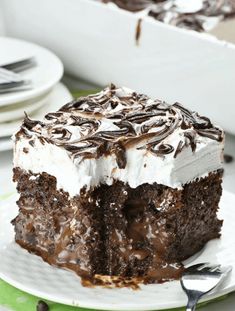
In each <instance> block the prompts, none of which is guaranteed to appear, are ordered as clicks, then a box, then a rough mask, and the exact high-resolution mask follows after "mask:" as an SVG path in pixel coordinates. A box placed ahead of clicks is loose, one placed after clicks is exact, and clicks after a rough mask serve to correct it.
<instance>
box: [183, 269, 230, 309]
mask: <svg viewBox="0 0 235 311" xmlns="http://www.w3.org/2000/svg"><path fill="white" fill-rule="evenodd" d="M231 270H232V267H231V266H226V267H221V265H211V264H209V263H200V264H197V265H194V266H191V267H189V268H187V269H186V270H185V271H184V273H183V275H182V278H181V280H180V283H181V286H182V288H183V290H184V291H185V293H186V294H187V296H188V304H187V307H186V311H194V310H196V305H197V302H198V300H199V299H200V298H201V297H202V296H203V295H205V294H207V293H209V292H210V291H212V290H213V289H214V288H215V287H216V286H217V285H219V284H220V283H221V282H222V281H223V280H224V278H225V277H226V276H227V275H228V274H229V272H230V271H231Z"/></svg>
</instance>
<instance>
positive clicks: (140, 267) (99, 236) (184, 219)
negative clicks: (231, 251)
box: [13, 168, 222, 283]
mask: <svg viewBox="0 0 235 311" xmlns="http://www.w3.org/2000/svg"><path fill="white" fill-rule="evenodd" d="M14 181H16V182H17V190H18V192H19V193H20V199H19V201H18V205H19V208H20V210H19V215H18V216H17V217H16V218H15V219H14V221H13V224H14V225H15V232H16V242H17V243H18V244H19V245H21V246H22V247H23V248H25V249H27V250H28V251H30V252H32V253H35V254H37V255H39V256H41V257H42V258H43V259H44V260H45V261H46V262H48V263H50V264H52V265H55V266H59V267H63V268H67V269H70V270H73V271H75V272H76V273H77V274H78V275H80V276H82V277H83V278H91V279H92V278H94V279H95V275H97V274H99V275H110V276H124V277H141V278H143V280H144V282H150V283H152V282H162V281H165V280H170V279H175V278H179V276H180V274H181V272H182V265H181V261H182V260H183V259H186V258H188V257H189V256H191V255H193V254H195V253H196V252H197V251H199V250H200V249H201V248H202V247H203V246H204V245H205V243H206V242H207V241H209V240H211V239H213V238H218V237H219V236H220V229H221V225H222V221H220V220H218V219H217V216H216V213H217V210H218V203H219V199H220V196H221V191H222V189H221V181H222V171H221V170H219V171H216V172H213V173H210V174H209V175H208V176H207V177H204V178H200V179H197V180H195V181H193V182H191V183H188V184H186V185H184V187H183V188H182V190H179V189H173V188H170V187H167V186H164V185H159V184H157V183H154V184H152V185H150V184H143V185H140V186H138V187H137V188H131V187H130V186H129V185H128V184H124V183H123V182H122V181H116V182H114V183H113V184H112V185H110V186H109V185H105V184H100V185H99V186H98V187H96V188H94V189H90V190H89V191H86V189H85V188H84V189H82V191H81V193H80V196H74V197H72V198H70V197H69V195H68V193H66V192H65V191H63V190H58V188H57V184H56V183H57V181H56V178H55V177H53V176H51V175H49V174H47V173H42V174H33V173H30V172H26V171H24V170H22V169H20V168H15V169H14Z"/></svg>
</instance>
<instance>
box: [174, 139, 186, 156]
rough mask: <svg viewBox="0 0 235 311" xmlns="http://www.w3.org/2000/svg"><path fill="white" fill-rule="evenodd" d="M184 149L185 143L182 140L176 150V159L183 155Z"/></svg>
mask: <svg viewBox="0 0 235 311" xmlns="http://www.w3.org/2000/svg"><path fill="white" fill-rule="evenodd" d="M184 147H185V142H183V141H182V140H180V141H179V143H178V146H177V148H176V150H175V153H174V158H176V157H177V155H178V154H179V153H181V151H182V150H183V148H184Z"/></svg>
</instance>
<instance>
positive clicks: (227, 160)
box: [224, 154, 234, 163]
mask: <svg viewBox="0 0 235 311" xmlns="http://www.w3.org/2000/svg"><path fill="white" fill-rule="evenodd" d="M233 160H234V159H233V156H231V155H229V154H225V155H224V162H225V163H231V162H233Z"/></svg>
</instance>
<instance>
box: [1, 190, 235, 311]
mask: <svg viewBox="0 0 235 311" xmlns="http://www.w3.org/2000/svg"><path fill="white" fill-rule="evenodd" d="M14 199H16V198H11V199H10V200H8V202H7V201H6V202H5V204H4V205H2V207H0V258H1V265H0V277H1V278H2V279H3V280H5V281H6V282H8V283H10V284H11V285H13V286H15V287H17V288H19V289H21V290H23V291H26V292H28V293H30V294H33V295H36V296H39V297H41V298H44V299H49V300H51V301H55V302H59V303H63V304H68V305H74V306H80V307H85V308H94V309H95V310H99V309H103V310H132V311H134V310H145V311H146V310H157V309H158V310H163V309H166V308H175V307H182V306H184V305H185V304H186V296H185V294H184V293H183V291H182V290H181V287H180V283H179V281H174V282H167V283H163V284H153V285H143V286H141V289H140V290H132V289H129V288H121V289H120V288H116V289H107V288H106V289H105V288H101V287H96V288H87V287H83V286H82V285H81V283H80V278H79V277H77V276H76V275H75V274H74V273H72V272H70V271H66V270H62V269H58V268H54V267H51V266H50V265H48V264H47V263H45V262H43V261H42V259H41V258H40V257H37V256H35V255H32V254H29V253H28V252H27V251H26V250H24V249H22V248H20V247H19V246H18V245H17V244H16V243H15V242H14V231H13V227H12V226H11V224H10V220H11V219H13V218H14V217H15V215H16V214H17V207H16V205H15V204H14ZM220 206H221V210H220V217H221V218H223V219H224V226H223V230H222V238H221V239H216V240H213V241H210V242H209V243H208V244H207V245H206V247H205V249H204V251H203V252H202V253H201V254H200V256H199V257H197V259H196V260H194V261H193V263H198V262H205V261H209V262H212V263H220V264H222V265H228V264H229V265H232V266H233V271H232V273H231V275H230V277H229V278H228V279H227V280H226V282H225V283H224V284H223V287H220V288H218V290H217V291H216V292H214V293H211V294H210V295H208V296H207V297H206V298H205V299H204V300H210V299H212V298H216V297H219V296H221V295H224V294H226V293H229V292H231V291H233V290H235V242H234V239H233V237H234V235H235V227H234V223H235V213H234V206H235V196H234V195H233V194H231V193H229V192H226V191H224V194H223V197H222V201H221V204H220Z"/></svg>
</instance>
